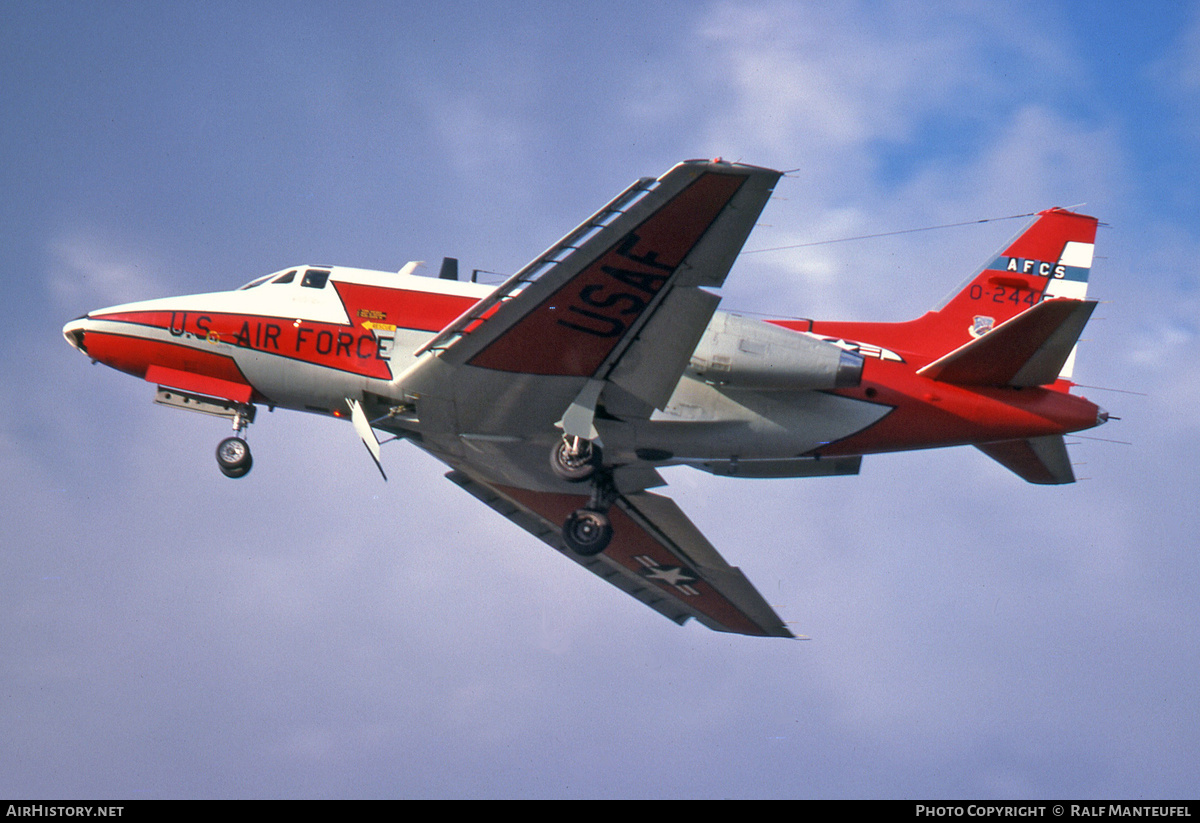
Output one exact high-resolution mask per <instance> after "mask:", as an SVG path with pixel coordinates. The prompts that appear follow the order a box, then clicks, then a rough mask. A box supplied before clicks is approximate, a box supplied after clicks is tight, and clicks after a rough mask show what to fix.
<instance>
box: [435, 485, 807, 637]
mask: <svg viewBox="0 0 1200 823" xmlns="http://www.w3.org/2000/svg"><path fill="white" fill-rule="evenodd" d="M446 477H447V478H449V479H450V480H451V481H453V482H454V483H456V484H457V485H459V486H460V487H462V488H463V489H465V490H466V491H468V492H470V493H471V494H472V495H473V496H474V497H476V498H477V499H479V500H481V501H483V502H484V503H486V504H487V505H488V506H490V507H491V508H492V509H493V510H495V511H497V512H499V513H500V514H502V515H504V516H505V517H507V518H508V519H509V520H511V521H512V522H514V523H516V524H517V525H518V526H520V527H521V528H523V529H525V530H526V531H527V532H529V533H530V534H532V535H533V536H535V537H537V538H538V539H540V540H541V541H543V542H544V543H546V545H548V546H550V547H551V548H554V549H557V550H558V551H559V552H561V553H562V554H564V555H566V556H567V557H569V558H570V559H572V560H574V561H575V562H576V563H578V564H579V565H581V566H583V567H584V568H585V569H587V570H588V571H590V572H592V573H593V574H595V575H596V576H598V577H600V578H602V579H604V580H606V581H608V582H609V583H611V584H613V585H614V586H616V587H617V588H619V589H621V590H622V591H624V592H626V593H627V594H630V595H632V596H633V597H635V598H637V599H638V600H640V601H641V602H642V603H645V604H646V605H647V606H649V607H650V608H652V609H654V610H655V611H657V612H658V613H659V614H662V615H664V616H666V617H668V618H670V619H671V620H673V621H675V622H676V623H679V624H681V625H682V624H683V623H685V622H687V620H688V619H689V618H693V617H694V618H696V620H698V621H700V622H701V623H703V624H704V625H705V626H707V627H709V628H710V629H714V630H715V631H721V632H732V633H734V634H746V635H754V636H760V637H794V636H795V635H793V634H792V632H791V631H789V630H788V628H787V626H786V625H785V624H784V622H783V621H782V620H781V619H780V618H779V615H777V614H776V613H775V611H774V609H772V608H771V607H770V605H768V604H767V602H766V601H765V600H763V598H762V595H760V594H759V593H758V591H757V590H756V589H755V588H754V586H753V585H752V584H751V583H750V581H749V580H747V579H746V576H745V575H743V574H742V572H741V570H740V569H737V568H735V567H733V566H730V565H729V564H728V563H726V562H725V560H724V558H722V557H721V555H720V554H718V553H717V550H716V549H714V548H713V546H712V544H711V543H709V542H708V540H706V539H705V537H704V535H703V534H702V533H701V532H700V530H699V529H697V528H696V527H695V525H694V524H693V523H692V522H691V521H690V520H689V519H688V518H687V516H686V515H685V514H684V513H683V512H682V511H681V510H680V509H679V507H678V506H676V505H675V503H674V501H672V500H671V499H670V498H667V497H663V496H661V495H657V494H649V493H646V492H639V493H637V494H631V495H625V496H623V497H622V498H621V499H620V500H619V501H618V502H617V504H616V505H614V506H613V508H612V511H611V516H612V519H613V525H614V530H615V536H614V537H613V540H612V543H611V544H610V545H609V547H608V548H607V549H605V551H604V553H603V554H601V555H598V556H596V557H581V556H579V555H576V554H574V553H573V552H570V551H568V550H566V549H565V548H563V544H562V528H561V526H560V524H561V523H562V522H563V521H564V520H565V519H566V517H567V515H568V514H570V513H571V511H573V510H574V509H577V508H579V507H580V505H582V503H583V502H586V500H587V498H586V497H581V496H579V495H572V494H559V493H554V492H534V491H528V490H524V489H514V488H508V487H504V486H500V485H497V484H491V483H487V482H484V481H483V480H480V479H478V478H475V477H473V476H471V475H470V474H468V473H467V472H464V471H459V470H456V471H452V472H450V473H449V474H447V475H446Z"/></svg>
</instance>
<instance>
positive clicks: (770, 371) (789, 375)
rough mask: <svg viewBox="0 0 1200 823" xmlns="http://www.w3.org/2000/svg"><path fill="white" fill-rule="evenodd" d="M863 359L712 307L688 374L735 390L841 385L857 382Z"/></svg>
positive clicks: (823, 343) (809, 338) (788, 331)
mask: <svg viewBox="0 0 1200 823" xmlns="http://www.w3.org/2000/svg"><path fill="white" fill-rule="evenodd" d="M862 369H863V359H862V357H861V356H860V355H858V354H855V353H854V352H849V351H846V350H845V349H843V348H841V347H839V346H835V345H834V344H833V343H828V342H826V341H824V340H818V339H817V338H815V337H810V336H809V335H807V334H801V333H800V332H794V331H790V330H789V329H784V328H780V327H779V326H774V325H772V324H770V323H764V322H763V321H761V320H753V319H750V318H748V317H741V316H739V315H736V314H727V313H725V312H717V313H716V315H714V316H713V319H712V322H711V323H709V325H708V328H707V329H706V330H705V332H704V337H703V338H701V340H700V345H698V346H697V347H696V351H695V352H693V354H692V360H691V363H690V364H689V365H688V373H689V374H690V375H691V376H693V377H695V378H697V379H699V380H703V381H705V382H706V383H713V384H715V385H719V386H729V387H730V388H739V389H760V390H762V389H767V390H770V389H775V390H788V389H791V390H803V389H817V390H819V389H841V388H850V387H853V386H857V385H859V383H861V382H862Z"/></svg>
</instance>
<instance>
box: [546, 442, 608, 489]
mask: <svg viewBox="0 0 1200 823" xmlns="http://www.w3.org/2000/svg"><path fill="white" fill-rule="evenodd" d="M599 465H600V447H599V446H597V445H595V444H593V443H592V442H591V441H590V440H584V439H583V438H581V437H563V439H562V440H560V441H558V444H557V445H556V446H555V447H554V449H553V450H552V451H551V452H550V468H551V469H553V471H554V474H555V475H557V476H558V477H560V478H561V479H563V480H566V481H567V482H568V483H582V482H583V481H585V480H588V479H590V478H591V477H592V475H594V474H595V473H596V468H597V467H598V466H599Z"/></svg>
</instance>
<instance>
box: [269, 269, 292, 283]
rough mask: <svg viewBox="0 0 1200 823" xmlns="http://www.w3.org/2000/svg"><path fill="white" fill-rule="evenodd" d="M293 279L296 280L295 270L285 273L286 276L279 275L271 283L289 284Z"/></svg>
mask: <svg viewBox="0 0 1200 823" xmlns="http://www.w3.org/2000/svg"><path fill="white" fill-rule="evenodd" d="M295 279H296V270H295V269H292V270H291V271H289V272H287V273H286V274H281V275H279V276H278V277H276V278H275V279H274V280H272V281H271V282H272V283H291V282H292V281H293V280H295Z"/></svg>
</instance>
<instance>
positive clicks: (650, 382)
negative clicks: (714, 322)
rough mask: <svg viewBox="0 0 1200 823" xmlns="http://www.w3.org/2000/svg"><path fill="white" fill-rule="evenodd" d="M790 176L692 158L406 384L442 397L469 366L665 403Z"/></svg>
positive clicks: (490, 305)
mask: <svg viewBox="0 0 1200 823" xmlns="http://www.w3.org/2000/svg"><path fill="white" fill-rule="evenodd" d="M779 176H780V173H779V172H777V171H773V170H771V169H763V168H758V167H755V166H746V165H741V164H734V163H724V162H720V161H712V162H709V161H688V162H685V163H680V164H678V165H676V166H675V167H674V168H672V169H671V170H670V171H668V172H667V173H666V174H664V175H663V176H662V177H660V178H658V179H654V178H643V179H641V180H639V181H637V182H636V183H634V184H633V185H632V186H630V187H629V188H628V189H626V190H625V191H624V192H622V193H621V194H620V195H618V196H617V198H616V199H614V200H613V201H612V202H610V203H609V204H608V205H607V206H605V207H604V208H603V209H601V210H600V211H598V212H596V214H594V215H592V216H591V217H590V218H588V219H587V220H586V221H584V222H583V223H582V224H581V225H579V226H578V227H577V228H576V229H575V230H573V231H572V232H570V233H569V234H567V236H566V237H564V238H563V239H562V240H560V241H559V242H558V243H555V244H554V245H553V246H551V247H550V248H549V249H547V250H546V251H545V252H543V253H542V254H541V255H540V256H538V257H537V258H536V259H535V260H533V261H532V262H531V263H529V264H528V265H527V266H525V267H524V268H523V269H521V271H519V272H517V273H516V274H515V275H513V276H512V277H510V278H509V279H508V280H507V281H506V282H505V283H504V284H502V285H501V286H500V287H498V288H497V289H496V291H495V292H493V293H492V294H491V295H490V296H488V297H487V298H484V299H483V300H481V301H480V302H479V303H477V304H476V305H475V306H473V307H472V308H471V309H470V310H468V311H467V312H465V313H464V314H463V315H462V316H461V317H459V318H458V319H457V320H455V321H454V322H453V323H451V324H450V325H449V326H447V327H446V328H445V329H443V330H442V331H441V332H440V333H439V334H438V335H436V336H435V337H434V338H433V339H431V340H430V341H429V342H428V343H427V344H425V345H424V346H423V347H422V348H421V349H420V350H418V352H417V354H418V356H419V359H418V360H417V362H416V363H415V364H414V365H413V366H412V367H411V368H409V369H408V370H407V371H406V372H405V373H404V374H402V375H400V377H399V378H397V381H396V382H397V384H398V385H399V386H400V387H403V388H404V389H405V390H408V391H410V392H413V393H417V394H422V395H429V394H437V393H438V392H439V388H440V387H439V385H438V384H441V383H444V382H445V380H446V369H447V368H448V367H450V368H461V367H467V368H470V369H473V370H486V371H489V372H493V373H501V374H507V375H528V376H539V377H545V378H568V379H570V378H574V379H575V380H577V381H578V380H581V379H582V380H587V379H595V380H600V381H605V383H608V384H611V385H613V386H615V387H617V389H619V390H620V391H614V390H610V392H609V395H610V396H609V397H607V398H606V400H607V401H608V403H609V404H612V403H614V402H618V398H617V397H616V395H618V394H619V393H624V395H625V397H626V398H628V399H631V400H632V399H636V401H637V402H639V403H641V404H643V406H644V407H643V408H641V409H640V410H637V412H635V413H640V414H642V415H646V414H648V413H649V411H650V410H652V409H653V408H655V407H657V408H662V407H663V406H664V405H666V402H667V401H668V400H669V399H670V395H671V392H672V391H673V390H674V388H675V385H676V383H677V382H678V380H679V376H680V375H681V374H682V373H683V370H684V368H686V366H687V364H688V360H689V358H690V357H691V354H692V352H693V351H694V350H695V347H696V344H697V343H698V342H699V340H700V337H701V336H702V335H703V333H704V329H705V327H706V326H707V325H708V322H709V320H710V319H711V317H712V313H713V311H715V309H716V306H717V303H718V300H719V298H717V297H715V296H714V295H712V294H709V293H708V292H706V291H704V290H703V289H704V287H710V288H711V287H719V286H720V285H721V284H722V283H724V281H725V277H726V275H727V274H728V273H729V268H730V266H732V265H733V261H734V260H735V259H736V258H737V256H738V254H739V253H740V252H741V248H742V244H743V243H744V242H745V240H746V237H747V236H748V235H749V234H750V231H751V230H752V229H753V228H754V224H755V222H756V221H757V220H758V215H759V214H760V213H761V211H762V209H763V207H764V206H765V205H766V202H767V200H768V199H769V198H770V196H771V192H772V190H773V189H774V186H775V183H776V181H777V180H778V179H779ZM421 355H424V356H423V357H422V356H421ZM462 378H463V375H462V374H457V375H455V376H454V378H453V379H454V382H455V383H456V384H458V385H460V386H461V385H462V383H463V380H462ZM577 385H581V384H577ZM537 390H538V388H537V387H536V386H535V388H534V391H537ZM627 405H628V408H629V410H630V411H634V406H635V405H636V404H634V403H632V402H631V403H628V404H627ZM610 410H611V409H610ZM557 411H558V412H559V413H561V412H562V411H563V409H558V410H557Z"/></svg>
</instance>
